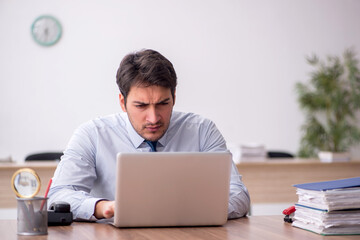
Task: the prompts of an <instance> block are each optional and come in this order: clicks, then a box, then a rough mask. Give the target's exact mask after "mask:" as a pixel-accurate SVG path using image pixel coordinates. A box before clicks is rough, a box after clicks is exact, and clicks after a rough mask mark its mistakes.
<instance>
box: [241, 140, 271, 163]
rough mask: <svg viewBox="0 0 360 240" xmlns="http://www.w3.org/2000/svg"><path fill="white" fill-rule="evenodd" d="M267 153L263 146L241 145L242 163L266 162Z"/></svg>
mask: <svg viewBox="0 0 360 240" xmlns="http://www.w3.org/2000/svg"><path fill="white" fill-rule="evenodd" d="M266 156H267V152H266V149H265V146H264V145H262V144H254V143H253V144H246V145H241V161H264V160H265V159H266Z"/></svg>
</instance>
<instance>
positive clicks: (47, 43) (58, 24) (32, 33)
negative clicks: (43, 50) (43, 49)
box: [31, 15, 62, 46]
mask: <svg viewBox="0 0 360 240" xmlns="http://www.w3.org/2000/svg"><path fill="white" fill-rule="evenodd" d="M44 18H50V19H51V20H53V21H54V22H55V23H56V26H57V27H58V28H59V33H58V34H57V36H56V38H55V40H54V41H51V42H42V41H39V40H38V39H37V38H36V36H35V34H34V27H35V23H36V22H37V21H39V20H40V19H44ZM31 35H32V37H33V39H34V40H35V42H37V43H38V44H40V45H42V46H51V45H54V44H55V43H57V42H58V41H59V40H60V38H61V35H62V28H61V24H60V22H59V21H58V20H57V19H56V18H55V17H53V16H51V15H42V16H39V17H37V18H36V19H35V20H34V22H33V24H32V25H31Z"/></svg>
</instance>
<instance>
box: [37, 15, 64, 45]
mask: <svg viewBox="0 0 360 240" xmlns="http://www.w3.org/2000/svg"><path fill="white" fill-rule="evenodd" d="M61 33H62V29H61V25H60V22H59V21H58V20H57V19H56V18H54V17H53V16H49V15H43V16H40V17H38V18H36V19H35V21H34V22H33V24H32V25H31V34H32V36H33V38H34V40H35V42H37V43H38V44H40V45H42V46H52V45H54V44H55V43H57V42H58V41H59V39H60V37H61Z"/></svg>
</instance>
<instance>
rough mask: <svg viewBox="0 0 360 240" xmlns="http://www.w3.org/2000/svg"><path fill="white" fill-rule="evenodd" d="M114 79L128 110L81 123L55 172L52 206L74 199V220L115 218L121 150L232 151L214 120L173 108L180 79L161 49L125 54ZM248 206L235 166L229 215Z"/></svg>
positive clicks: (238, 215) (122, 104) (123, 104)
mask: <svg viewBox="0 0 360 240" xmlns="http://www.w3.org/2000/svg"><path fill="white" fill-rule="evenodd" d="M116 82H117V84H118V86H119V89H120V94H119V98H120V105H121V108H122V110H123V111H124V112H123V113H120V114H114V115H110V116H106V117H101V118H97V119H95V120H92V121H90V122H87V123H85V124H83V125H81V126H80V127H79V128H78V129H77V130H76V131H75V133H74V134H73V136H72V138H71V140H70V142H69V144H68V146H67V148H66V150H65V151H64V155H63V156H62V158H61V161H60V163H59V165H58V167H57V169H56V171H55V174H54V178H53V184H52V187H51V189H50V192H49V204H51V203H52V202H54V201H56V200H61V201H66V202H68V203H70V205H71V210H72V212H73V214H74V218H75V219H84V220H97V219H102V218H111V217H113V215H114V201H113V200H114V198H115V197H114V194H115V166H116V154H117V153H118V152H149V151H159V152H215V151H216V152H224V151H228V150H227V149H226V143H225V140H224V138H223V137H222V135H221V134H220V132H219V131H218V129H217V128H216V126H215V124H214V123H212V122H211V121H210V120H208V119H204V118H202V117H200V116H199V115H196V114H191V113H180V112H175V111H173V106H174V104H175V99H176V94H175V92H176V91H175V90H176V85H177V77H176V73H175V70H174V68H173V65H172V64H171V62H170V61H169V60H167V59H166V58H165V57H164V56H162V55H161V54H160V53H158V52H156V51H153V50H143V51H140V52H136V53H133V54H129V55H127V56H125V58H124V59H123V60H122V62H121V63H120V67H119V69H118V72H117V75H116ZM199 172H201V169H199ZM249 205H250V198H249V194H248V192H247V189H246V187H245V186H244V184H243V183H242V182H241V176H240V175H239V174H238V172H237V169H236V166H235V165H234V164H233V167H232V175H231V182H230V199H229V208H228V218H237V217H242V216H244V215H246V214H247V212H248V210H249Z"/></svg>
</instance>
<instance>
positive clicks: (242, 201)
mask: <svg viewBox="0 0 360 240" xmlns="http://www.w3.org/2000/svg"><path fill="white" fill-rule="evenodd" d="M201 132H202V133H201V134H202V136H201V139H202V140H203V142H202V143H201V151H202V152H212V151H216V152H226V151H227V152H228V151H229V150H227V147H226V142H225V139H224V138H223V136H222V135H221V133H220V131H219V130H218V129H217V127H216V126H215V124H214V123H213V122H211V121H209V123H208V124H206V125H204V126H203V129H202V131H201ZM249 209H250V195H249V192H248V190H247V188H246V187H245V185H244V183H243V182H242V177H241V175H240V174H239V172H238V170H237V167H236V165H235V163H234V162H232V168H231V177H230V194H229V206H228V219H233V218H239V217H243V216H245V215H246V214H247V213H248V212H249Z"/></svg>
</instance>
